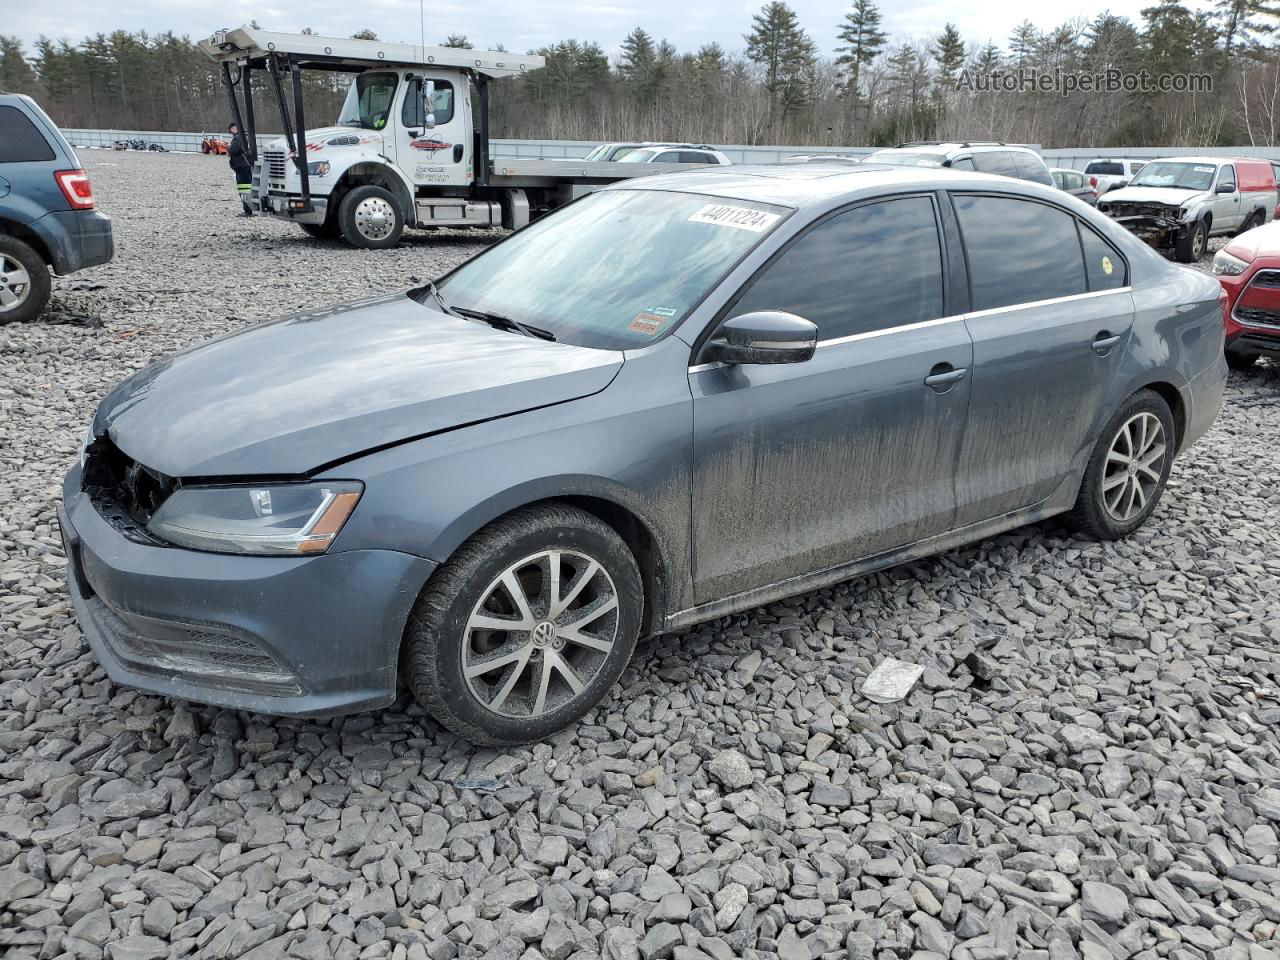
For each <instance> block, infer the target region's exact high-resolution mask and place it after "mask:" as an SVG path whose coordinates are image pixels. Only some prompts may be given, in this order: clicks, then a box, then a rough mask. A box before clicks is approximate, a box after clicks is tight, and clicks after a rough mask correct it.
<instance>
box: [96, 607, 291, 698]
mask: <svg viewBox="0 0 1280 960" xmlns="http://www.w3.org/2000/svg"><path fill="white" fill-rule="evenodd" d="M85 603H86V606H87V607H88V609H89V613H90V615H91V616H92V617H93V621H94V624H95V626H97V627H98V630H99V631H100V633H101V635H102V637H103V639H104V640H105V641H106V644H107V646H108V647H110V648H111V652H112V653H113V654H114V655H115V656H116V657H117V658H118V659H120V660H121V661H122V662H124V663H125V664H127V665H128V666H129V667H130V668H132V669H134V670H138V671H141V672H143V673H150V674H159V675H163V676H173V675H174V674H180V675H181V676H183V677H184V678H185V679H188V680H190V681H192V682H193V683H200V684H204V685H207V686H216V687H219V688H224V689H231V690H245V691H249V692H253V693H269V694H273V695H276V696H296V695H297V694H299V693H301V692H302V687H301V686H300V685H299V684H298V680H297V678H296V677H295V676H294V675H293V674H292V673H291V672H290V671H288V670H286V669H285V668H283V667H282V666H281V665H280V664H279V663H278V662H277V661H276V659H275V658H274V657H273V656H271V655H270V654H269V653H268V652H267V651H266V650H264V649H263V648H262V646H261V645H260V644H259V643H258V642H257V641H256V640H255V639H253V638H251V637H248V636H244V635H242V634H236V633H233V632H231V631H227V630H225V628H222V629H219V628H213V627H206V626H201V625H196V624H185V623H177V622H174V621H169V620H156V619H152V618H149V617H136V616H133V615H130V614H125V615H123V616H122V615H121V614H118V613H116V612H115V611H114V610H112V609H111V608H110V607H108V606H107V605H106V604H105V603H103V602H102V601H101V600H100V599H97V598H95V597H88V598H86V600H85ZM126 617H128V620H126V619H125V618H126Z"/></svg>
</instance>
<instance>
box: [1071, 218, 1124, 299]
mask: <svg viewBox="0 0 1280 960" xmlns="http://www.w3.org/2000/svg"><path fill="white" fill-rule="evenodd" d="M1077 223H1078V224H1079V227H1080V246H1081V247H1082V248H1083V250H1084V269H1085V272H1086V273H1087V274H1088V277H1089V289H1090V290H1115V289H1117V288H1118V287H1123V286H1125V285H1126V284H1128V282H1129V267H1128V265H1127V264H1126V263H1125V261H1124V257H1122V256H1120V253H1119V251H1117V250H1116V248H1115V247H1113V246H1111V244H1109V243H1107V241H1105V240H1103V239H1102V237H1100V236H1098V234H1097V233H1095V232H1094V230H1093V228H1092V227H1089V226H1086V225H1085V224H1084V223H1080V222H1079V221H1077Z"/></svg>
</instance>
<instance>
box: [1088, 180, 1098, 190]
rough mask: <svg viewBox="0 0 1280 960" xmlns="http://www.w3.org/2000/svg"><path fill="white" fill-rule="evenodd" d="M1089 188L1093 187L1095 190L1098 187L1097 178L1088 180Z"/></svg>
mask: <svg viewBox="0 0 1280 960" xmlns="http://www.w3.org/2000/svg"><path fill="white" fill-rule="evenodd" d="M1089 186H1091V187H1094V188H1095V189H1096V188H1097V186H1098V178H1097V177H1090V178H1089Z"/></svg>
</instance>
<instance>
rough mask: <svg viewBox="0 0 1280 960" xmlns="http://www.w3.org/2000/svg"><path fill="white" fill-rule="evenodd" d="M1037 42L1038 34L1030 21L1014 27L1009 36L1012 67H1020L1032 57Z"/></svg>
mask: <svg viewBox="0 0 1280 960" xmlns="http://www.w3.org/2000/svg"><path fill="white" fill-rule="evenodd" d="M1039 42H1040V34H1039V33H1038V32H1037V31H1036V28H1035V24H1033V23H1032V22H1031V21H1030V20H1023V21H1022V22H1021V23H1020V24H1018V25H1017V26H1016V27H1014V28H1013V33H1011V34H1009V55H1010V56H1011V57H1012V58H1013V65H1014V66H1015V67H1020V66H1022V65H1023V64H1025V63H1026V62H1027V61H1028V60H1030V59H1031V58H1032V57H1034V56H1035V52H1036V46H1037V44H1039Z"/></svg>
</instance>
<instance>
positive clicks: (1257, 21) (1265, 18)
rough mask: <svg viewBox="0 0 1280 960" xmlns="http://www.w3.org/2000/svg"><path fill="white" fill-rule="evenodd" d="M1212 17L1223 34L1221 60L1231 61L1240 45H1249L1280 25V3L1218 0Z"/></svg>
mask: <svg viewBox="0 0 1280 960" xmlns="http://www.w3.org/2000/svg"><path fill="white" fill-rule="evenodd" d="M1213 18H1214V21H1215V22H1216V24H1217V26H1218V30H1219V31H1220V32H1221V34H1222V48H1223V50H1222V55H1223V60H1224V61H1226V62H1230V60H1231V58H1232V57H1233V56H1234V55H1235V54H1236V53H1238V52H1239V50H1240V48H1241V47H1245V48H1247V47H1249V46H1251V45H1253V44H1255V43H1257V42H1258V41H1259V40H1261V39H1262V38H1263V37H1266V36H1269V35H1271V34H1273V33H1275V32H1276V30H1277V29H1280V4H1278V3H1275V2H1270V3H1268V2H1267V0H1217V2H1216V3H1215V4H1214V11H1213Z"/></svg>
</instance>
